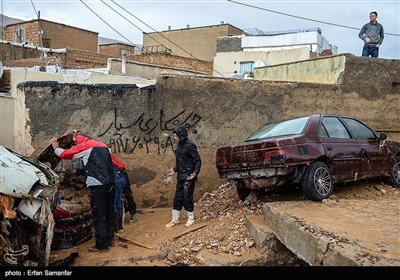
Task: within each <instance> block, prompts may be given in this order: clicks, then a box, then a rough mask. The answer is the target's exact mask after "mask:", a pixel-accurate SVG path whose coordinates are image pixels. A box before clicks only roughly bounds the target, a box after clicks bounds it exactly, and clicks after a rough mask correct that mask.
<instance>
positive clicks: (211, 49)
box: [143, 22, 243, 61]
mask: <svg viewBox="0 0 400 280" xmlns="http://www.w3.org/2000/svg"><path fill="white" fill-rule="evenodd" d="M242 34H243V30H242V29H240V28H237V27H235V26H233V25H231V24H226V23H223V22H221V24H218V25H209V26H202V27H194V28H191V27H190V26H189V25H188V26H187V27H186V28H182V29H174V30H173V29H171V28H170V27H169V28H168V30H165V31H161V32H150V33H143V52H145V53H152V52H155V53H157V52H167V53H171V54H174V55H176V56H183V57H189V58H194V59H198V60H204V61H212V59H213V58H214V56H215V54H216V53H217V39H218V37H221V36H234V35H242Z"/></svg>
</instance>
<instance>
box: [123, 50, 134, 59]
mask: <svg viewBox="0 0 400 280" xmlns="http://www.w3.org/2000/svg"><path fill="white" fill-rule="evenodd" d="M131 54H132V52H131V51H128V50H121V56H122V57H124V56H125V57H126V56H130V55H131Z"/></svg>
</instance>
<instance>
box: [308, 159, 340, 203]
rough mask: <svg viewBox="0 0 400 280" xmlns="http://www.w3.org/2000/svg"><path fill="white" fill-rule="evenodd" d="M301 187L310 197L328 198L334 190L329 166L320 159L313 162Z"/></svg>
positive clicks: (314, 198)
mask: <svg viewBox="0 0 400 280" xmlns="http://www.w3.org/2000/svg"><path fill="white" fill-rule="evenodd" d="M301 188H302V190H303V192H304V194H305V195H306V197H307V198H308V199H311V200H317V201H321V200H323V199H325V198H328V197H329V196H330V195H331V193H332V191H333V182H332V175H331V173H330V172H329V168H328V166H327V165H326V164H325V163H323V162H320V161H316V162H313V163H312V164H311V165H310V166H309V167H308V169H307V170H306V173H305V174H304V177H303V178H302V180H301Z"/></svg>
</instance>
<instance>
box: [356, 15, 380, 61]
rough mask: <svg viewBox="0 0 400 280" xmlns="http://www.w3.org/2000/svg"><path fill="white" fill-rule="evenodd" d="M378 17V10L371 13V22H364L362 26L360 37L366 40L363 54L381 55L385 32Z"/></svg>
mask: <svg viewBox="0 0 400 280" xmlns="http://www.w3.org/2000/svg"><path fill="white" fill-rule="evenodd" d="M377 18H378V13H377V12H371V13H370V14H369V22H368V23H366V24H364V26H363V27H362V28H361V30H360V33H358V37H359V38H360V39H361V40H363V41H364V47H363V50H362V56H367V57H368V56H371V57H378V56H379V47H380V46H381V45H382V42H383V38H384V32H383V26H382V24H380V23H378V21H377V20H376V19H377Z"/></svg>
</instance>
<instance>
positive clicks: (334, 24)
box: [227, 0, 400, 36]
mask: <svg viewBox="0 0 400 280" xmlns="http://www.w3.org/2000/svg"><path fill="white" fill-rule="evenodd" d="M227 1H228V2H232V3H235V4H239V5H243V6H247V7H251V8H255V9H259V10H263V11H267V12H271V13H275V14H279V15H284V16H288V17H294V18H299V19H303V20H308V21H313V22H318V23H322V24H327V25H333V26H338V27H343V28H348V29H355V30H360V28H357V27H351V26H347V25H341V24H336V23H331V22H326V21H321V20H315V19H310V18H305V17H300V16H295V15H291V14H286V13H282V12H277V11H273V10H269V9H265V8H261V7H257V6H253V5H249V4H245V3H241V2H237V1H233V0H227ZM385 35H392V36H400V34H394V33H386V32H385Z"/></svg>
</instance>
